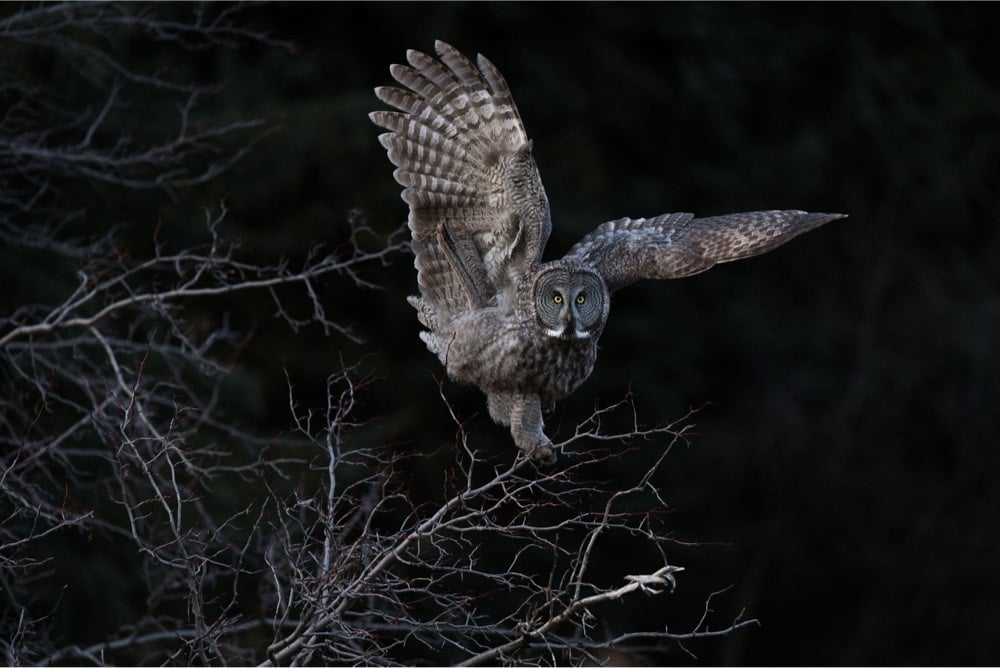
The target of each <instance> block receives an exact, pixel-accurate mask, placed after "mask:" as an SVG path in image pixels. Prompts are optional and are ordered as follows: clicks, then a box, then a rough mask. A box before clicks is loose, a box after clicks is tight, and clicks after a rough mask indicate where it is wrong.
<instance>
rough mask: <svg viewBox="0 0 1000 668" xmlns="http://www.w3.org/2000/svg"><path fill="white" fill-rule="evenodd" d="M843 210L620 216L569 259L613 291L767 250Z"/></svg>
mask: <svg viewBox="0 0 1000 668" xmlns="http://www.w3.org/2000/svg"><path fill="white" fill-rule="evenodd" d="M843 217H844V216H843V214H839V213H807V212H805V211H751V212H747V213H732V214H728V215H724V216H713V217H710V218H695V217H694V215H693V214H690V213H667V214H663V215H661V216H656V217H654V218H634V219H633V218H620V219H618V220H612V221H609V222H607V223H604V224H602V225H600V226H599V227H598V228H597V229H595V230H594V231H593V232H591V233H590V234H588V235H587V236H585V237H584V238H583V239H581V240H580V241H579V243H577V244H576V245H575V246H573V248H571V249H570V251H569V253H567V255H566V257H567V258H570V259H575V260H579V261H582V262H583V263H585V264H590V265H593V266H594V267H595V268H596V269H597V270H598V271H599V272H600V273H601V274H602V275H603V276H604V280H605V281H606V282H607V284H608V289H609V290H610V291H612V292H613V291H615V290H618V289H621V288H623V287H625V286H627V285H631V284H632V283H635V282H636V281H638V280H640V279H644V278H657V279H659V278H682V277H684V276H691V275H692V274H697V273H699V272H702V271H705V270H706V269H710V268H711V267H713V266H715V265H716V264H719V263H721V262H732V261H734V260H741V259H743V258H747V257H752V256H754V255H760V254H761V253H766V252H767V251H769V250H772V249H774V248H777V247H778V246H780V245H782V244H784V243H785V242H787V241H790V240H791V239H793V238H795V237H797V236H798V235H800V234H802V233H804V232H808V231H809V230H812V229H815V228H817V227H819V226H820V225H824V224H825V223H828V222H830V221H832V220H837V219H838V218H843Z"/></svg>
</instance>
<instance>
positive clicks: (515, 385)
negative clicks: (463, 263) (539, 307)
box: [425, 308, 598, 402]
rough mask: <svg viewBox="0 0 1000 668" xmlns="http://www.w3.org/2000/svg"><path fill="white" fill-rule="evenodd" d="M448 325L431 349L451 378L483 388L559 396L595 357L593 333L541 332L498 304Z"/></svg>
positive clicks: (573, 384) (580, 379)
mask: <svg viewBox="0 0 1000 668" xmlns="http://www.w3.org/2000/svg"><path fill="white" fill-rule="evenodd" d="M452 324H453V327H450V328H449V329H450V330H451V334H450V335H447V336H441V335H438V337H437V338H438V339H439V340H440V341H441V343H442V344H443V346H441V349H440V350H438V351H435V352H438V355H439V357H440V358H441V361H442V363H444V365H445V367H446V369H447V371H448V376H449V377H450V378H451V379H452V380H455V381H458V382H461V383H468V384H471V385H476V386H478V387H479V388H480V389H482V390H483V391H484V392H486V393H490V392H516V393H526V394H537V395H539V396H540V397H542V399H543V401H546V402H548V401H555V400H558V399H562V398H563V397H565V396H567V395H568V394H570V393H571V392H572V391H573V390H575V389H576V388H577V387H578V386H579V385H580V384H581V383H582V382H583V381H584V380H586V379H587V378H588V377H589V376H590V373H591V371H593V369H594V362H595V361H596V360H597V338H598V337H596V336H595V337H592V338H587V339H579V338H570V337H550V336H546V335H545V334H544V333H542V332H541V331H539V329H538V328H537V326H535V325H534V323H527V322H524V321H520V322H518V321H513V322H512V321H511V320H510V318H509V314H505V313H504V312H503V310H502V309H499V308H485V309H479V310H478V311H473V312H471V313H468V314H465V315H463V316H459V317H458V318H456V319H455V320H454V321H453V323H452ZM425 340H426V339H425Z"/></svg>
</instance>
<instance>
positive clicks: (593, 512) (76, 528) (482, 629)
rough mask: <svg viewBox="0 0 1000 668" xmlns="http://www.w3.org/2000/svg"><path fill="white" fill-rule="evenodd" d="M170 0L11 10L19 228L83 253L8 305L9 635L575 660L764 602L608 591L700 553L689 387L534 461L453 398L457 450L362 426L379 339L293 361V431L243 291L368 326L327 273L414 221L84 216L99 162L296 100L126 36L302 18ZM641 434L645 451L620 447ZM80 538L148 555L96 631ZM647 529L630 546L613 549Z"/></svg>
mask: <svg viewBox="0 0 1000 668" xmlns="http://www.w3.org/2000/svg"><path fill="white" fill-rule="evenodd" d="M164 7H165V6H161V5H149V6H147V5H131V4H124V5H122V4H104V3H88V4H72V3H69V4H45V5H35V6H27V7H21V6H18V7H16V8H13V9H12V11H9V12H8V13H7V15H6V16H5V17H3V18H0V42H2V43H4V44H6V45H8V46H10V47H11V48H9V49H8V50H7V52H6V53H9V54H11V58H9V59H5V60H4V62H3V63H2V64H0V79H2V84H0V99H3V102H4V109H5V111H4V112H3V114H2V115H0V244H2V246H3V247H4V248H5V251H6V252H7V253H8V254H9V256H10V257H14V256H15V254H16V253H29V252H30V253H32V254H33V255H32V258H33V261H35V262H37V263H42V265H43V266H45V267H46V269H47V271H50V272H52V273H54V274H57V273H59V272H62V273H64V274H65V275H67V276H70V277H72V278H70V279H69V280H64V281H60V280H55V279H53V280H51V281H49V282H47V283H45V285H44V286H43V287H40V286H37V285H29V286H27V287H23V288H21V289H19V290H17V291H13V292H11V293H10V294H8V295H7V296H5V297H4V298H3V299H4V302H3V303H6V304H9V308H6V309H5V312H3V313H0V589H2V592H0V598H2V604H0V645H2V647H3V649H4V652H5V660H6V662H7V663H9V664H12V665H21V664H36V665H58V664H64V663H80V662H88V663H93V664H95V665H106V664H113V663H123V662H129V663H148V662H160V663H170V664H194V663H198V664H229V663H238V664H245V663H251V662H262V663H264V664H268V665H277V664H286V663H287V664H297V665H301V664H307V663H338V664H357V663H366V664H383V663H384V664H390V663H413V662H417V661H424V660H429V661H436V662H464V663H466V664H469V665H474V664H481V663H497V662H501V661H503V662H515V661H516V662H523V663H542V664H545V663H570V662H580V661H585V660H596V661H600V660H602V657H603V656H604V655H603V654H602V652H604V651H605V650H607V649H609V648H619V649H620V648H633V649H649V648H654V649H662V648H664V647H665V646H675V645H677V644H682V643H683V642H684V641H686V640H689V639H693V638H711V637H714V636H716V635H720V634H725V633H729V632H731V631H733V630H735V629H737V628H740V627H743V626H745V625H747V624H752V623H754V620H751V619H743V618H742V617H741V616H737V618H735V619H725V620H724V621H722V622H721V623H719V622H717V621H716V620H715V619H713V618H711V615H710V614H709V608H708V606H707V604H706V608H705V614H704V616H702V617H700V618H698V619H693V620H692V621H691V624H690V625H689V627H688V628H685V629H681V630H677V629H668V628H655V627H651V628H643V629H636V628H623V627H621V626H620V625H618V624H616V623H615V621H614V619H613V615H609V614H607V609H608V606H609V605H611V604H612V602H619V603H620V602H621V601H629V600H632V599H636V598H638V597H640V596H642V595H650V596H666V595H667V594H669V592H670V591H672V590H673V588H674V586H675V584H676V578H677V574H678V573H680V572H681V571H683V570H684V569H683V567H682V566H680V565H678V564H676V563H674V562H673V560H672V559H671V558H670V555H671V541H672V539H671V537H670V536H671V532H670V530H669V525H668V524H667V521H666V512H667V510H668V508H667V505H666V503H665V502H664V500H663V499H662V498H661V497H660V495H659V493H658V491H657V487H656V484H655V481H654V476H655V474H656V473H657V471H658V470H659V469H660V468H661V467H662V466H663V463H664V461H665V459H666V457H667V454H668V453H669V451H670V449H671V447H673V446H674V445H675V444H677V443H681V442H685V440H686V439H687V437H688V433H689V432H688V430H689V426H690V425H689V422H690V421H689V419H688V418H689V417H690V416H685V418H682V419H681V420H678V421H675V422H673V423H670V424H666V425H663V426H659V427H655V428H651V429H647V428H643V427H641V426H640V425H639V422H638V420H637V419H636V418H635V417H634V415H633V416H632V419H631V420H630V424H629V425H628V426H626V427H625V428H623V429H620V430H615V429H611V428H608V427H606V426H605V425H606V420H607V419H608V418H609V417H612V416H613V415H619V416H620V415H621V414H622V413H624V414H625V415H628V414H629V411H630V409H631V403H630V402H629V401H628V400H627V399H626V400H624V401H622V402H620V403H618V404H615V405H613V406H609V407H605V408H600V409H598V410H595V412H594V413H593V415H591V416H590V418H589V419H588V420H586V421H584V422H583V423H581V424H580V425H579V426H578V427H577V428H576V431H575V433H574V434H573V435H571V436H570V437H569V438H567V439H565V440H564V441H563V442H562V443H560V444H558V447H559V449H560V450H561V452H562V455H563V457H562V461H561V462H560V464H559V465H558V466H556V467H552V468H544V469H539V468H537V467H536V466H535V465H534V464H532V463H530V462H528V461H527V460H525V459H523V458H520V457H519V458H517V459H515V460H514V461H513V462H511V461H510V460H509V457H510V456H512V454H513V453H512V451H511V450H510V449H508V450H505V451H504V455H502V456H504V457H507V458H508V459H496V458H494V457H491V456H490V454H489V452H488V451H486V450H484V449H483V448H482V447H481V446H477V445H476V443H477V440H476V438H475V436H474V435H473V434H471V433H469V432H467V431H466V429H465V426H464V423H463V421H462V420H461V419H460V418H459V417H458V416H456V415H455V414H454V413H453V414H452V415H453V418H454V423H455V438H454V440H447V441H444V442H442V443H441V444H440V450H439V451H438V452H421V451H415V450H413V449H412V448H409V447H397V446H395V445H393V444H391V443H386V444H381V445H378V446H372V445H369V444H364V445H363V444H362V443H364V441H363V439H357V438H356V434H357V433H358V432H357V430H356V427H357V426H358V423H359V420H360V419H361V418H360V415H359V411H358V410H357V401H358V397H359V395H360V393H362V392H363V391H364V388H365V386H366V385H367V384H368V383H370V382H372V379H371V378H370V377H368V376H366V375H365V374H364V373H362V371H361V369H360V366H359V365H358V364H356V363H345V364H344V365H343V368H341V369H340V370H338V371H336V372H334V373H332V374H331V375H330V376H329V378H328V379H327V385H326V393H325V405H323V406H322V407H320V408H315V407H314V408H308V407H307V406H308V405H310V404H311V403H314V402H310V401H309V400H304V399H303V397H302V396H301V392H297V391H296V390H295V379H294V378H291V377H289V378H288V396H289V413H288V426H289V428H288V430H287V431H286V432H284V433H261V432H260V431H259V430H258V429H255V428H254V426H253V424H252V421H250V420H247V419H244V418H243V416H240V415H239V414H237V413H236V412H235V411H234V410H233V406H234V405H238V404H234V402H233V401H231V397H232V396H233V393H234V392H239V391H240V377H239V374H240V368H241V363H242V361H243V359H244V355H245V354H246V352H245V351H246V350H247V349H248V348H249V347H250V346H251V345H252V332H248V331H244V329H242V328H240V327H238V326H236V325H234V324H233V322H232V318H231V316H230V313H229V311H228V310H227V306H226V305H227V303H228V301H227V300H230V299H233V298H236V297H238V296H240V295H255V296H256V298H263V299H264V300H265V303H266V304H267V309H268V310H269V312H270V313H271V314H272V315H274V316H276V317H277V318H279V319H281V320H282V321H283V322H284V323H286V324H287V326H288V328H289V330H290V331H292V332H297V331H300V330H301V329H302V328H304V327H313V328H320V329H322V331H323V332H325V333H326V334H328V335H330V336H332V337H336V338H337V339H338V340H342V339H343V338H345V337H346V338H351V339H357V335H356V333H355V332H354V331H353V330H352V329H351V326H350V325H351V323H350V322H348V321H345V320H344V318H343V317H341V316H340V315H339V314H337V313H332V314H331V313H328V308H327V307H326V306H325V305H326V304H327V303H328V302H327V300H326V298H325V295H324V291H323V289H322V288H321V287H320V284H321V283H325V282H327V281H328V280H330V281H331V283H330V284H331V285H333V286H334V288H333V289H336V290H355V289H368V288H371V287H372V284H371V283H370V279H369V278H366V277H367V276H369V275H370V273H369V272H370V269H374V268H377V267H382V266H384V265H385V264H386V263H387V262H389V261H390V260H391V259H392V258H393V257H394V256H396V255H398V254H400V253H401V252H404V251H405V250H406V248H407V244H406V243H405V241H404V240H403V238H402V236H401V235H400V234H394V235H390V236H389V237H387V238H378V237H377V236H376V235H374V234H373V233H372V232H371V231H370V230H369V229H368V228H367V227H366V226H365V224H364V220H363V216H361V215H360V214H352V215H351V216H350V218H349V220H348V221H347V222H348V223H349V224H348V225H345V226H344V228H343V229H344V231H345V234H344V239H343V245H342V246H341V247H339V248H336V249H333V250H332V251H329V252H326V251H323V250H322V249H319V248H315V249H313V250H311V251H310V252H308V253H307V254H305V256H304V257H303V258H302V259H300V260H299V261H296V262H292V261H289V260H281V261H278V262H271V263H268V262H265V261H261V260H260V259H258V258H255V257H254V256H253V254H252V253H250V252H248V251H246V250H245V249H242V248H241V247H240V245H239V244H238V243H237V242H236V241H234V240H233V239H231V238H229V237H228V235H227V234H226V232H225V230H226V226H227V220H226V219H227V215H228V211H227V208H226V206H225V205H224V204H222V205H218V206H215V207H213V208H211V209H209V210H207V211H206V213H205V224H204V232H203V239H202V242H201V243H198V244H195V245H187V246H181V247H174V245H172V244H171V243H168V242H166V241H164V240H163V239H162V238H161V235H160V234H159V233H158V228H156V227H155V226H151V228H152V229H151V230H150V232H149V235H148V237H147V239H148V243H147V245H146V247H145V248H139V247H136V246H135V245H127V244H123V243H122V242H121V241H120V239H119V235H118V233H117V231H116V230H114V229H103V230H102V232H101V233H100V234H97V235H93V234H89V233H85V232H83V231H81V230H86V229H88V227H87V226H86V225H84V226H83V227H81V226H80V225H79V223H80V222H81V221H83V220H84V218H85V214H84V211H83V210H82V209H81V208H78V207H77V205H76V202H77V201H78V200H75V199H73V198H71V197H68V196H67V195H66V193H67V192H69V191H72V190H73V189H74V188H79V187H81V186H82V187H84V188H88V187H114V188H123V189H128V190H150V191H161V190H162V191H166V192H168V193H170V194H171V195H172V196H175V197H179V196H180V194H181V193H182V192H183V189H184V188H186V187H189V186H193V185H198V184H201V183H205V182H207V181H210V180H212V179H214V178H216V177H218V176H219V175H220V174H222V173H224V172H225V170H226V169H227V168H228V167H230V166H231V165H233V164H234V163H235V162H236V161H237V160H239V159H240V158H241V157H242V156H243V155H244V154H245V153H246V152H247V151H249V150H251V147H252V146H253V145H254V144H255V143H256V142H257V141H259V140H261V139H262V138H264V137H266V136H267V135H268V134H270V133H272V132H274V131H275V130H276V126H275V125H274V124H273V123H271V122H268V121H267V120H266V119H262V118H254V119H248V120H238V121H225V122H216V121H214V120H213V119H212V117H211V116H207V117H202V116H201V115H200V114H199V113H198V111H199V109H200V107H199V104H200V103H202V102H204V101H205V100H206V99H207V98H210V97H211V96H212V95H213V94H214V93H216V92H217V91H218V90H219V86H218V84H215V83H197V84H192V83H190V82H187V81H185V80H184V79H183V77H180V76H175V75H174V74H173V73H172V72H170V71H169V70H165V69H162V68H159V67H156V68H154V69H152V70H143V69H141V68H139V67H138V66H135V65H132V64H129V63H128V62H126V61H125V60H123V59H122V58H121V57H120V56H119V55H118V53H119V51H118V50H119V48H120V44H121V42H122V41H123V40H125V39H126V38H129V37H131V38H138V39H144V40H156V41H158V42H163V43H165V44H169V45H171V46H172V47H173V48H175V49H177V50H178V51H179V52H181V53H187V54H199V53H201V52H203V51H205V50H210V49H215V48H223V49H225V48H233V47H236V46H239V45H241V44H245V43H252V44H256V45H264V46H268V47H273V48H287V44H285V43H283V42H280V41H278V40H275V39H272V38H271V37H269V36H267V35H264V34H261V33H258V32H254V31H251V30H248V29H245V28H243V27H241V26H240V23H239V20H238V17H239V14H238V8H237V7H234V6H229V5H223V6H214V5H209V6H206V7H203V6H195V5H185V6H183V7H182V8H180V9H178V8H177V7H172V6H166V8H164ZM29 48H30V49H35V50H40V51H41V52H43V53H46V54H49V55H51V56H52V57H55V58H58V59H61V61H62V62H64V63H69V65H70V68H69V69H70V71H72V72H74V73H75V77H73V78H72V80H71V81H69V82H68V83H67V82H62V83H61V85H60V86H56V85H54V84H43V83H39V82H38V81H32V80H30V78H29V77H28V76H27V75H25V74H24V72H26V71H27V70H22V69H19V65H20V63H18V62H17V60H16V57H17V56H18V54H23V53H24V52H25V49H29ZM67 85H69V86H70V87H71V88H72V87H76V89H77V90H75V92H74V96H75V97H72V98H71V97H69V94H68V93H67V92H66V90H67V88H66V86H67ZM81 91H83V92H82V93H81ZM88 95H89V97H88ZM142 98H149V99H155V101H156V103H157V104H161V105H165V107H166V108H168V109H172V110H173V111H172V112H171V113H172V114H173V116H172V118H173V122H172V124H171V125H170V126H169V127H170V128H171V130H170V131H169V132H167V133H166V134H162V132H161V133H160V134H157V133H156V132H151V131H150V130H149V128H147V127H145V126H144V125H143V124H142V122H141V118H135V117H134V114H131V113H129V112H130V111H131V110H133V109H134V107H132V106H130V105H134V104H138V103H139V102H138V101H139V100H140V99H142ZM78 99H90V100H92V104H88V105H84V106H83V107H80V106H79V105H78V104H75V102H74V101H75V100H78ZM157 127H162V126H160V125H158V126H157ZM84 222H87V221H84ZM98 223H99V221H98ZM93 227H94V226H93V225H91V226H90V228H93ZM97 227H98V228H101V227H104V228H106V227H107V226H106V225H105V226H101V225H100V224H98V225H97ZM8 271H10V270H9V269H8ZM327 289H329V288H327ZM400 303H402V300H400ZM442 400H444V401H445V402H446V404H447V400H446V399H445V397H444V394H443V392H442ZM650 452H655V453H656V454H655V456H653V457H652V458H650V457H649V454H650ZM442 453H444V454H442ZM442 456H443V457H444V459H445V460H446V461H447V462H449V464H448V465H447V466H445V467H444V468H443V470H440V476H441V479H440V483H441V484H440V486H439V488H440V492H439V493H438V494H436V495H434V496H432V497H431V498H419V499H418V498H416V497H415V495H414V494H413V486H412V476H413V475H414V473H413V472H414V471H416V470H420V469H421V468H423V467H424V464H425V463H427V462H431V461H433V462H434V464H435V465H436V463H437V462H439V461H440V460H441V458H442ZM629 460H634V461H642V462H645V463H646V464H645V466H644V471H645V472H644V473H642V474H640V475H637V476H635V477H634V479H627V480H624V481H623V480H622V479H621V477H620V476H612V475H608V474H607V471H608V469H609V467H613V466H615V465H617V464H620V463H622V462H626V461H629ZM621 470H627V467H624V466H623V467H621ZM79 545H88V546H92V549H94V550H97V551H106V552H107V553H110V554H115V555H117V556H118V558H120V559H123V560H124V561H125V562H127V564H128V568H129V569H130V576H131V578H132V579H133V580H134V582H133V583H131V584H130V586H134V587H136V588H137V589H138V590H139V591H140V592H141V595H140V596H139V597H138V599H139V600H138V602H137V603H135V604H134V607H133V614H132V615H130V616H129V618H128V619H124V620H120V623H116V624H114V625H112V626H113V630H112V631H110V632H109V633H107V634H106V635H104V636H103V637H95V638H87V639H86V640H85V641H80V640H79V639H67V637H66V634H65V628H66V621H65V617H66V616H70V617H72V616H73V615H74V614H75V612H74V611H73V610H67V609H66V606H67V605H68V604H67V603H65V601H64V593H65V592H67V591H68V590H69V585H68V584H67V583H66V582H67V573H68V572H69V571H71V570H72V562H73V552H72V551H73V550H74V549H76V547H75V546H79ZM621 545H627V546H628V558H627V559H622V560H620V561H619V562H618V563H619V568H618V569H617V571H615V572H608V571H607V570H606V569H602V570H600V572H595V571H597V569H595V567H594V566H593V564H594V562H595V559H597V558H598V556H599V555H600V554H602V553H604V552H606V551H607V550H609V549H617V548H615V547H612V546H619V547H620V546H621ZM689 568H690V566H689Z"/></svg>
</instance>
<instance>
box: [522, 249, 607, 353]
mask: <svg viewBox="0 0 1000 668" xmlns="http://www.w3.org/2000/svg"><path fill="white" fill-rule="evenodd" d="M533 293H534V294H533V295H532V302H533V304H534V312H535V318H536V320H537V322H538V325H539V327H540V328H541V329H542V331H543V332H544V333H545V334H546V335H548V336H553V337H563V338H571V339H590V338H594V339H596V338H597V337H599V336H600V335H601V332H602V331H603V330H604V323H605V322H606V321H607V319H608V308H609V307H610V303H611V298H610V296H609V294H608V288H607V286H606V285H605V284H604V279H602V278H601V276H600V275H599V274H598V273H597V272H596V271H594V270H593V269H588V268H586V267H581V266H566V265H561V264H560V263H558V262H556V263H552V265H550V266H548V267H544V266H543V267H542V269H541V271H540V272H539V273H538V276H537V278H536V279H535V282H534V291H533Z"/></svg>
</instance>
